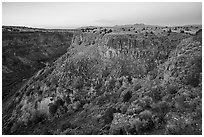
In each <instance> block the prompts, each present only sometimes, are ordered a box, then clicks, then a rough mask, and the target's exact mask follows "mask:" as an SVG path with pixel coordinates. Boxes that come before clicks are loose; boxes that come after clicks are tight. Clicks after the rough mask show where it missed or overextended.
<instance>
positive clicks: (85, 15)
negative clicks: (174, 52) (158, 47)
mask: <svg viewBox="0 0 204 137" xmlns="http://www.w3.org/2000/svg"><path fill="white" fill-rule="evenodd" d="M136 23H144V24H148V25H161V26H175V25H192V24H202V3H201V2H195V3H192V2H191V3H190V2H181V3H178V2H174V3H173V2H165V3H156V2H153V3H150V2H145V3H138V2H112V3H110V2H106V3H99V2H96V3H93V2H92V3H91V2H84V3H82V2H77V3H73V2H72V3H71V2H50V3H48V2H27V3H25V2H3V3H2V25H9V26H30V27H38V28H39V27H40V28H63V29H65V28H77V27H82V26H114V25H125V24H136Z"/></svg>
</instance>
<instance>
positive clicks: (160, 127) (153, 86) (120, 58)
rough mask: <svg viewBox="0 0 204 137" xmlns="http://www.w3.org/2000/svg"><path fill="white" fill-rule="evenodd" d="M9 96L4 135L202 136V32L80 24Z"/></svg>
mask: <svg viewBox="0 0 204 137" xmlns="http://www.w3.org/2000/svg"><path fill="white" fill-rule="evenodd" d="M131 29H133V28H131ZM93 31H94V32H93ZM14 96H15V97H14V98H13V99H12V102H11V103H10V104H9V107H10V108H12V109H13V111H12V113H11V116H10V118H9V119H7V120H4V121H3V129H4V130H3V134H54V135H59V134H60V135H152V134H153V135H155V134H162V135H186V134H193V135H201V134H202V30H199V31H198V32H197V33H196V34H188V33H177V32H172V31H169V32H165V33H163V34H162V35H161V34H157V33H153V32H152V33H151V32H148V31H147V32H139V31H138V32H137V33H135V30H134V31H130V32H129V31H127V32H118V31H114V30H113V29H111V31H110V29H106V30H105V29H94V28H91V29H82V31H81V32H76V33H74V36H73V38H72V44H71V46H70V47H69V48H68V49H67V52H66V53H65V54H64V55H63V56H61V57H60V58H58V59H57V60H56V61H54V62H53V63H52V64H51V65H47V66H46V67H44V68H42V69H40V70H39V71H38V72H37V73H36V74H35V75H33V76H32V77H31V78H30V79H29V80H28V81H26V82H25V84H24V85H23V86H22V87H21V88H20V90H18V91H17V92H16V93H15V95H14Z"/></svg>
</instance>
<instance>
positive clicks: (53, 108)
mask: <svg viewBox="0 0 204 137" xmlns="http://www.w3.org/2000/svg"><path fill="white" fill-rule="evenodd" d="M57 109H58V106H57V105H56V104H53V103H51V104H49V112H50V114H52V115H54V114H55V113H56V112H57Z"/></svg>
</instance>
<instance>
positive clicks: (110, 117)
mask: <svg viewBox="0 0 204 137" xmlns="http://www.w3.org/2000/svg"><path fill="white" fill-rule="evenodd" d="M115 112H116V109H115V108H113V107H109V108H108V109H106V111H105V113H104V115H103V116H102V118H103V119H104V123H105V124H109V123H111V122H112V120H113V114H114V113H115Z"/></svg>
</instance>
